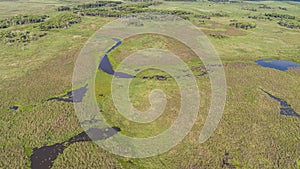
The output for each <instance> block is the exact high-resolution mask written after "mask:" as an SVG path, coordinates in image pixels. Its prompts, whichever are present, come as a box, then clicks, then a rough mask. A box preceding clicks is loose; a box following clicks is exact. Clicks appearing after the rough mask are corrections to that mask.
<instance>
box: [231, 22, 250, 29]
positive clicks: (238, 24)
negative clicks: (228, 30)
mask: <svg viewBox="0 0 300 169" xmlns="http://www.w3.org/2000/svg"><path fill="white" fill-rule="evenodd" d="M230 26H234V27H236V28H242V29H252V28H256V23H254V22H234V23H231V24H230Z"/></svg>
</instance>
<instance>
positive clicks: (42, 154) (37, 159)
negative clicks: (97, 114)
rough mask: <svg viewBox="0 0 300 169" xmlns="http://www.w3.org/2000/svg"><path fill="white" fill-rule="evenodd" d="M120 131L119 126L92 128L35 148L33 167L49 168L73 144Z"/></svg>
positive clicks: (104, 137) (95, 139) (106, 136)
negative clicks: (60, 140) (57, 141)
mask: <svg viewBox="0 0 300 169" xmlns="http://www.w3.org/2000/svg"><path fill="white" fill-rule="evenodd" d="M120 131H121V129H120V128H119V127H111V128H105V129H99V128H90V129H89V130H87V131H85V132H82V133H79V134H78V135H76V136H74V137H71V138H70V139H69V140H67V141H64V142H62V143H56V144H54V145H51V146H43V147H41V148H34V149H33V154H32V155H31V156H30V161H31V168H32V169H49V168H51V167H52V166H53V163H54V160H55V159H56V158H57V157H58V155H59V154H61V153H63V151H64V150H65V149H66V148H67V147H68V146H70V145H71V144H74V143H77V142H84V141H93V140H94V141H98V140H104V139H107V138H109V137H111V136H113V135H115V134H117V133H118V132H120ZM89 136H90V137H89Z"/></svg>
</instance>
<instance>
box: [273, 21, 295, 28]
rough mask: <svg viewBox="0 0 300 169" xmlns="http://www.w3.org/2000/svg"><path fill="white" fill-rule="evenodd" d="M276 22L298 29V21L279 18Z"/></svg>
mask: <svg viewBox="0 0 300 169" xmlns="http://www.w3.org/2000/svg"><path fill="white" fill-rule="evenodd" d="M278 24H279V25H280V26H284V27H287V28H291V29H300V22H299V21H289V20H280V21H279V22H278Z"/></svg>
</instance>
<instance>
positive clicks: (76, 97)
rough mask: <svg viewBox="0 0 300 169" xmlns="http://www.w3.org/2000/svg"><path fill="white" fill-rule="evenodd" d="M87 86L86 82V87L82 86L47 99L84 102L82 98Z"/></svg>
mask: <svg viewBox="0 0 300 169" xmlns="http://www.w3.org/2000/svg"><path fill="white" fill-rule="evenodd" d="M87 86H88V85H87V84H86V85H85V86H84V87H81V88H79V89H76V90H73V91H71V92H68V93H67V94H65V95H63V96H61V97H52V98H50V99H48V100H47V101H51V100H57V101H63V102H74V103H79V102H82V99H83V97H84V96H85V93H86V92H87V90H88V88H87Z"/></svg>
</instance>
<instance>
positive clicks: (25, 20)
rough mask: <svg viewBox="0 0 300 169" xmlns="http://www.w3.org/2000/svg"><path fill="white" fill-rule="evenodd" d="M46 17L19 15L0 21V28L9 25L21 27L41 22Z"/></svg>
mask: <svg viewBox="0 0 300 169" xmlns="http://www.w3.org/2000/svg"><path fill="white" fill-rule="evenodd" d="M48 17H49V16H48V15H19V16H13V17H10V18H6V19H2V20H0V28H8V27H9V26H11V25H23V24H32V23H39V22H43V21H44V20H45V19H46V18H48Z"/></svg>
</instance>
